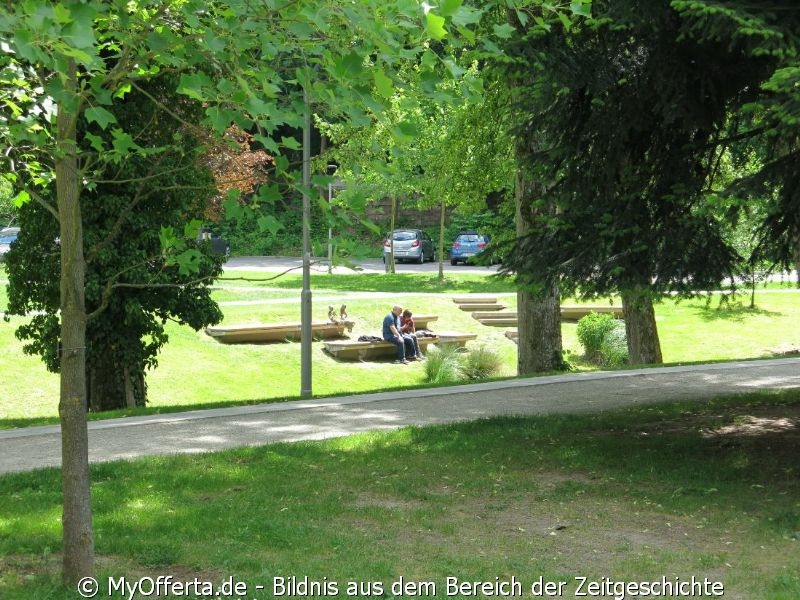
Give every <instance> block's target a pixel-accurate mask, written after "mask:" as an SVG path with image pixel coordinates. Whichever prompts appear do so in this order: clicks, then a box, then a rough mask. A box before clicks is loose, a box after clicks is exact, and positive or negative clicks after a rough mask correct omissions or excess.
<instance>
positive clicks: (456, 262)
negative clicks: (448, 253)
mask: <svg viewBox="0 0 800 600" xmlns="http://www.w3.org/2000/svg"><path fill="white" fill-rule="evenodd" d="M450 264H451V265H453V266H454V267H455V266H456V265H457V264H458V261H457V260H456V259H455V258H451V259H450Z"/></svg>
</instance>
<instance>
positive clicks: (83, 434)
mask: <svg viewBox="0 0 800 600" xmlns="http://www.w3.org/2000/svg"><path fill="white" fill-rule="evenodd" d="M76 72H77V69H76V68H75V67H74V65H73V67H72V68H71V69H66V70H65V73H70V74H72V73H76ZM77 87H78V86H77V81H75V80H74V76H73V77H72V78H70V79H67V80H66V81H65V82H64V89H65V92H67V94H69V93H70V92H72V91H73V90H75V89H77ZM75 101H76V102H77V100H75ZM76 113H77V111H76V107H75V106H68V105H66V104H65V103H64V102H61V103H60V104H59V106H58V116H57V136H58V138H57V141H58V155H57V158H56V162H55V171H56V196H57V203H58V216H59V224H60V244H61V278H60V291H61V348H62V350H61V397H60V401H59V405H58V415H59V419H60V421H61V473H62V492H63V505H64V506H63V519H62V526H63V536H64V556H63V574H62V575H63V579H64V582H65V583H66V584H68V585H70V586H73V585H75V584H76V583H77V582H78V581H79V580H80V579H81V578H82V577H87V576H92V575H94V533H93V529H92V506H91V492H90V487H89V433H88V429H87V425H86V410H87V406H86V307H85V304H84V280H85V276H86V263H85V260H84V256H83V226H82V223H81V208H80V202H79V199H80V198H79V197H80V193H79V189H80V187H79V186H80V183H79V179H78V160H77V144H76V127H75V124H76V118H75V114H76Z"/></svg>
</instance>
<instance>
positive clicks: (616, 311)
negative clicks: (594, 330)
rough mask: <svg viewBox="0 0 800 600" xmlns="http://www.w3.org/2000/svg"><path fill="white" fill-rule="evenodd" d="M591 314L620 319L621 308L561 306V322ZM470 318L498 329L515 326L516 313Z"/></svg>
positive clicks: (483, 313)
mask: <svg viewBox="0 0 800 600" xmlns="http://www.w3.org/2000/svg"><path fill="white" fill-rule="evenodd" d="M592 312H596V313H603V314H611V315H615V316H618V317H622V307H621V306H562V307H561V320H562V321H579V320H580V319H582V318H583V317H585V316H586V315H588V314H589V313H592ZM472 317H473V318H474V319H477V320H478V321H480V322H481V323H482V324H483V325H493V326H498V327H505V326H516V325H517V322H518V320H517V313H515V312H505V313H503V312H492V311H476V312H473V313H472Z"/></svg>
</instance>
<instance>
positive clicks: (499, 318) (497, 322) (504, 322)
mask: <svg viewBox="0 0 800 600" xmlns="http://www.w3.org/2000/svg"><path fill="white" fill-rule="evenodd" d="M518 320H519V319H518V318H517V313H497V314H496V315H495V316H492V317H484V318H482V319H478V322H479V323H480V324H481V325H489V326H490V327H516V326H517V322H518Z"/></svg>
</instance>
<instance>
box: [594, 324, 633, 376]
mask: <svg viewBox="0 0 800 600" xmlns="http://www.w3.org/2000/svg"><path fill="white" fill-rule="evenodd" d="M613 321H614V328H613V329H612V330H610V331H609V332H608V333H606V336H605V337H604V338H603V342H602V344H601V345H600V364H601V365H603V366H604V367H618V366H620V365H624V364H626V363H627V362H628V338H627V336H626V335H625V323H623V322H622V321H620V320H619V319H613Z"/></svg>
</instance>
